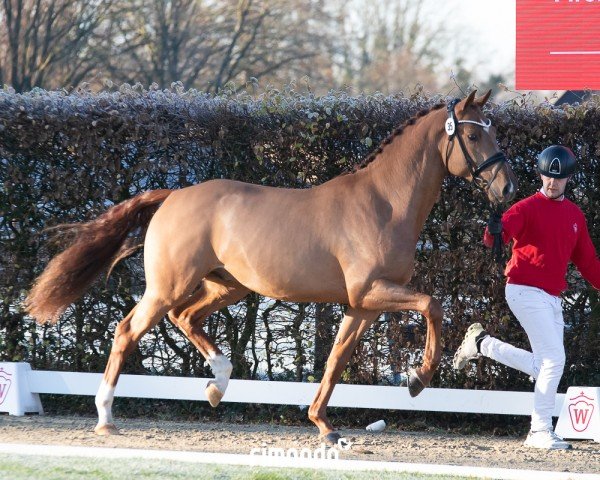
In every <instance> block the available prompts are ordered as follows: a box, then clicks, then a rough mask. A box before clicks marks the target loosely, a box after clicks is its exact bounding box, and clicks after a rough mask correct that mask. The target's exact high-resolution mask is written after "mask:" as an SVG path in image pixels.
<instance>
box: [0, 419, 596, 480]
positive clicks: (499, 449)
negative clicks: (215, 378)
mask: <svg viewBox="0 0 600 480" xmlns="http://www.w3.org/2000/svg"><path fill="white" fill-rule="evenodd" d="M95 422H96V419H95V418H84V417H64V416H37V415H36V416H26V417H12V416H8V415H2V416H0V443H35V444H53V445H78V446H101V447H121V448H147V449H162V450H164V449H167V450H192V451H202V452H221V453H241V454H249V453H250V451H251V449H253V448H269V447H277V448H283V449H288V448H297V449H300V448H305V447H306V448H310V449H311V450H314V449H318V448H319V447H320V441H319V439H318V437H317V434H316V429H313V428H308V427H287V426H277V425H275V426H273V425H248V424H234V423H199V422H198V423H194V422H174V421H162V420H159V421H148V420H142V419H123V420H120V421H118V424H117V426H118V427H119V428H120V431H121V435H115V436H110V437H99V436H97V435H95V434H94V433H93V431H92V430H93V428H94V425H95ZM342 433H343V435H344V436H345V437H346V438H348V439H349V440H350V441H352V442H353V445H352V447H351V449H350V450H347V451H341V452H340V458H341V459H348V460H350V459H360V460H373V461H375V460H384V461H396V462H413V463H437V464H449V465H470V466H487V467H500V468H518V469H527V470H549V471H560V472H567V471H568V472H575V473H597V474H599V478H600V443H596V442H592V441H587V440H583V441H582V440H579V441H574V442H573V447H574V448H573V450H570V451H551V452H546V451H538V450H532V449H529V448H526V447H524V446H523V440H524V438H523V437H494V436H481V435H468V436H467V435H458V434H448V433H437V432H434V433H432V432H405V431H398V430H393V429H389V428H388V429H386V430H385V431H384V432H382V433H369V432H366V431H365V430H356V429H354V430H345V431H343V432H342Z"/></svg>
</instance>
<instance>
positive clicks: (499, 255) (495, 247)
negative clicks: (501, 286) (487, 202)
mask: <svg viewBox="0 0 600 480" xmlns="http://www.w3.org/2000/svg"><path fill="white" fill-rule="evenodd" d="M491 209H492V213H494V214H496V215H498V216H499V217H500V218H502V207H501V206H500V205H496V206H492V208H491ZM492 235H493V236H494V243H493V244H492V258H493V259H494V260H495V262H496V263H497V264H498V266H499V267H500V268H502V264H503V262H504V248H502V247H503V242H502V232H500V233H494V234H492Z"/></svg>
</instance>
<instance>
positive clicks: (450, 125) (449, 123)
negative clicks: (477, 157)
mask: <svg viewBox="0 0 600 480" xmlns="http://www.w3.org/2000/svg"><path fill="white" fill-rule="evenodd" d="M455 131H456V123H455V122H454V118H452V117H449V118H448V119H446V133H447V134H448V135H449V136H452V135H454V132H455Z"/></svg>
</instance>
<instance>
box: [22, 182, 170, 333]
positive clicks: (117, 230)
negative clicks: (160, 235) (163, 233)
mask: <svg viewBox="0 0 600 480" xmlns="http://www.w3.org/2000/svg"><path fill="white" fill-rule="evenodd" d="M171 192H172V190H152V191H149V192H145V193H142V194H140V195H138V196H136V197H133V198H131V199H129V200H125V201H124V202H121V203H119V204H117V205H115V206H113V207H111V208H110V209H108V210H107V211H106V212H105V213H103V214H102V215H100V216H99V217H98V218H96V219H94V220H91V221H89V222H86V223H74V224H67V225H59V226H57V227H54V229H55V230H57V231H58V233H59V234H60V235H64V234H67V235H68V236H69V237H70V239H71V242H70V245H69V246H68V248H67V249H66V250H64V251H63V252H62V253H60V254H58V255H57V256H56V257H54V258H53V259H52V260H51V261H50V263H49V264H48V265H47V266H46V269H45V270H44V271H43V272H42V274H41V275H40V276H39V277H38V278H37V280H36V281H35V283H34V286H33V288H32V289H31V291H30V292H29V295H28V296H27V298H26V299H25V302H24V306H25V310H26V311H27V313H29V315H31V316H32V317H33V318H35V319H36V321H37V322H38V323H46V322H49V323H56V321H57V320H58V318H59V317H60V315H61V314H62V313H63V312H64V311H65V310H66V308H67V307H68V306H69V305H70V304H71V303H73V302H74V301H75V300H77V299H78V298H79V297H81V296H82V295H83V294H84V292H85V291H86V290H87V289H88V288H89V287H90V285H91V284H92V283H93V281H94V279H95V278H96V277H97V276H98V274H99V273H100V272H101V271H102V270H104V269H106V268H108V267H110V269H112V267H113V266H114V265H115V264H116V263H117V262H118V261H119V260H121V259H123V258H125V257H127V256H129V255H131V253H132V252H133V251H134V250H136V249H137V247H139V246H141V245H139V244H138V245H135V246H132V243H134V242H132V241H133V240H139V239H140V238H143V237H144V235H145V233H146V228H147V226H148V224H149V223H150V219H151V218H152V216H153V215H154V213H155V212H156V210H157V209H158V207H159V205H160V204H161V203H162V202H163V201H164V200H165V199H166V198H167V197H168V196H169V195H170V194H171ZM131 234H134V235H133V236H131ZM138 243H139V242H138Z"/></svg>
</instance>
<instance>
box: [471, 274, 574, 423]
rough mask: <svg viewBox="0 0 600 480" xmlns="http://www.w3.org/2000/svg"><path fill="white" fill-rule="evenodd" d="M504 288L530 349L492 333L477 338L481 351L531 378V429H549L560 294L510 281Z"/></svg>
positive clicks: (558, 370) (561, 362) (557, 370)
mask: <svg viewBox="0 0 600 480" xmlns="http://www.w3.org/2000/svg"><path fill="white" fill-rule="evenodd" d="M505 292H506V301H507V302H508V306H509V307H510V309H511V310H512V312H513V314H514V315H515V317H517V320H519V322H520V323H521V326H522V327H523V328H524V329H525V332H526V333H527V337H528V338H529V343H530V344H531V349H532V350H533V353H532V352H528V351H526V350H522V349H520V348H516V347H513V346H512V345H510V344H508V343H506V342H502V341H500V340H498V339H496V338H493V337H487V338H485V339H484V340H483V341H482V342H481V348H480V350H481V353H482V355H484V356H486V357H489V358H492V359H494V360H496V361H498V362H500V363H503V364H504V365H507V366H509V367H512V368H516V369H517V370H520V371H522V372H525V373H526V374H528V375H530V376H531V377H533V378H534V379H535V393H534V401H533V413H532V414H531V430H532V431H539V430H552V414H553V413H554V402H555V398H556V391H557V389H558V383H559V382H560V377H562V373H563V369H564V366H565V348H564V345H563V331H564V327H565V324H564V320H563V315H562V305H561V300H560V297H555V296H553V295H550V294H548V293H546V292H545V291H544V290H541V289H539V288H536V287H529V286H525V285H513V284H510V283H508V284H506V290H505Z"/></svg>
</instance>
